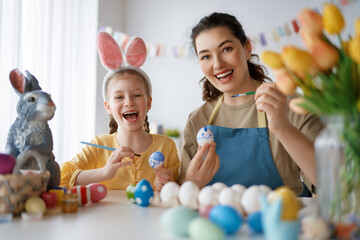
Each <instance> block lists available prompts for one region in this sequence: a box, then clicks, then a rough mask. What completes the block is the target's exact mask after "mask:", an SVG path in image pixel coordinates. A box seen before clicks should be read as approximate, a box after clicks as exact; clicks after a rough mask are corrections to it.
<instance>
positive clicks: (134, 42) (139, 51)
mask: <svg viewBox="0 0 360 240" xmlns="http://www.w3.org/2000/svg"><path fill="white" fill-rule="evenodd" d="M124 55H125V57H126V63H127V64H129V65H131V66H134V67H140V66H142V65H143V64H144V62H145V60H146V46H145V43H144V41H143V40H142V39H141V38H138V37H132V38H131V39H130V40H129V41H128V42H127V43H126V46H125V49H124Z"/></svg>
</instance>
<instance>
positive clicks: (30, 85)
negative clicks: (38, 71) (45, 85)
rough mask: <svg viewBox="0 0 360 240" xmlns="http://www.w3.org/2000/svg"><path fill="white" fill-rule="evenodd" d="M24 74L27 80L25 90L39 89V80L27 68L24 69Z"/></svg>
mask: <svg viewBox="0 0 360 240" xmlns="http://www.w3.org/2000/svg"><path fill="white" fill-rule="evenodd" d="M25 74H26V79H27V80H28V82H27V85H26V86H27V88H26V89H25V91H26V92H30V91H36V90H41V87H40V85H39V81H38V80H37V79H36V77H34V76H33V75H32V74H31V73H30V72H29V71H28V70H25Z"/></svg>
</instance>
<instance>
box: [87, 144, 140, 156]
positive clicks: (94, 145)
mask: <svg viewBox="0 0 360 240" xmlns="http://www.w3.org/2000/svg"><path fill="white" fill-rule="evenodd" d="M81 143H82V144H87V145H90V146H93V147H98V148H103V149H106V150H110V151H115V150H116V148H111V147H106V146H102V145H97V144H94V143H88V142H81ZM134 155H135V156H138V157H140V156H141V155H140V154H137V153H134Z"/></svg>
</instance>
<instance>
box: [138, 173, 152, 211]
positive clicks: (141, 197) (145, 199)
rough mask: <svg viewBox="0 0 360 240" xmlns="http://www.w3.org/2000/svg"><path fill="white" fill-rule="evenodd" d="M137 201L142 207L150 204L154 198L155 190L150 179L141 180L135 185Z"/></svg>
mask: <svg viewBox="0 0 360 240" xmlns="http://www.w3.org/2000/svg"><path fill="white" fill-rule="evenodd" d="M134 196H135V201H136V203H137V204H138V205H140V206H142V207H147V206H149V205H150V203H151V201H152V200H153V198H154V190H153V189H152V187H151V184H150V183H149V181H148V180H146V179H143V180H141V181H140V182H139V183H138V184H137V185H136V187H135V191H134Z"/></svg>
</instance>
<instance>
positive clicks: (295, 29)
mask: <svg viewBox="0 0 360 240" xmlns="http://www.w3.org/2000/svg"><path fill="white" fill-rule="evenodd" d="M338 1H339V2H340V4H341V5H342V6H347V5H349V4H350V3H352V2H355V1H356V0H338ZM313 9H314V10H315V11H318V12H319V10H318V8H313ZM299 30H300V24H299V22H298V19H297V18H294V19H291V20H290V21H289V22H287V23H284V24H282V25H280V26H278V27H275V28H273V29H272V30H271V35H272V38H269V37H268V35H267V34H266V32H261V33H259V34H256V35H255V36H252V37H250V39H251V40H252V41H251V44H252V45H253V47H254V46H255V45H256V44H261V46H263V47H264V46H266V45H267V44H268V43H269V41H272V40H273V41H274V42H276V43H278V42H280V41H281V40H282V39H284V38H286V37H290V36H292V34H298V33H299ZM98 31H99V32H101V31H105V32H107V33H109V34H111V35H112V36H113V38H114V39H115V41H116V42H117V43H118V44H119V45H120V46H121V47H122V49H124V46H125V45H126V43H127V42H128V41H129V39H130V37H131V36H129V35H128V34H126V33H123V32H119V31H116V30H114V29H113V28H112V27H110V26H103V25H101V24H99V28H98ZM145 44H146V49H147V52H148V55H149V56H150V57H164V56H166V55H171V56H172V57H174V58H188V59H191V58H194V57H195V53H194V51H193V49H192V47H190V46H184V45H180V46H171V47H169V46H166V45H164V44H155V43H152V42H148V41H145ZM167 49H169V50H168V51H167Z"/></svg>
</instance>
